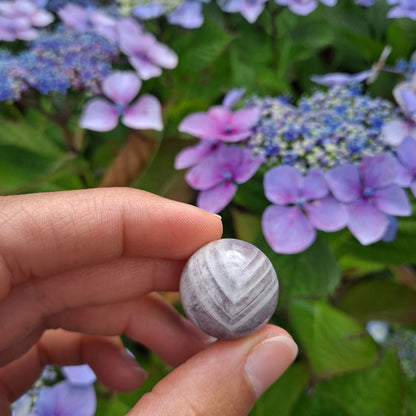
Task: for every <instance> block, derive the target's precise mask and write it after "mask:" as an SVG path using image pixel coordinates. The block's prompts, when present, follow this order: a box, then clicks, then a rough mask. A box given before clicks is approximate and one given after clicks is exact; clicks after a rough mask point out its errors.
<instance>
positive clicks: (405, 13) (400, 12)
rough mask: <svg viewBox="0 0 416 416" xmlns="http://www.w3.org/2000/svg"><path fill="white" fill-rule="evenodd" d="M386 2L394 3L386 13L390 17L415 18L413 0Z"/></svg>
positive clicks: (415, 10)
mask: <svg viewBox="0 0 416 416" xmlns="http://www.w3.org/2000/svg"><path fill="white" fill-rule="evenodd" d="M387 3H388V4H391V5H394V6H395V7H393V8H392V9H390V10H389V12H388V13H387V17H389V18H390V19H400V18H402V17H407V18H408V19H412V20H416V3H415V1H414V0H387Z"/></svg>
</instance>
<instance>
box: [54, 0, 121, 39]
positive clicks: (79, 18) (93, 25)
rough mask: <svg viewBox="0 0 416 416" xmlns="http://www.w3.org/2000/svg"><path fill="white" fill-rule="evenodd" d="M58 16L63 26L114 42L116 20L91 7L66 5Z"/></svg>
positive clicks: (116, 36)
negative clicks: (92, 33)
mask: <svg viewBox="0 0 416 416" xmlns="http://www.w3.org/2000/svg"><path fill="white" fill-rule="evenodd" d="M58 16H59V17H60V18H61V20H62V21H63V22H64V24H65V25H66V26H68V27H70V28H72V29H76V30H78V31H81V32H89V31H91V32H94V33H96V34H97V35H100V36H102V37H104V38H106V39H107V40H109V41H110V42H116V41H117V39H118V34H117V20H116V19H114V18H113V17H111V16H108V15H107V14H105V13H103V12H102V11H100V10H98V9H96V8H94V7H93V6H89V7H82V6H79V5H77V4H73V3H68V4H66V5H65V7H63V8H62V9H60V10H59V11H58Z"/></svg>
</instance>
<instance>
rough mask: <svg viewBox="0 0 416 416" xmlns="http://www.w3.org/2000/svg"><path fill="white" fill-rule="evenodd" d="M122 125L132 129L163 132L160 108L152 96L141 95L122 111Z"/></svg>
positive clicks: (157, 101)
mask: <svg viewBox="0 0 416 416" xmlns="http://www.w3.org/2000/svg"><path fill="white" fill-rule="evenodd" d="M121 121H122V122H123V124H125V125H126V126H127V127H131V128H133V129H152V130H159V131H161V130H163V121H162V107H161V105H160V102H159V100H158V99H157V98H156V97H154V96H153V95H148V94H146V95H142V96H141V97H140V98H139V99H138V100H137V101H135V102H134V103H133V104H132V105H131V106H130V107H129V108H127V109H126V110H125V111H124V115H123V116H122V118H121Z"/></svg>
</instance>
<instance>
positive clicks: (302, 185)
mask: <svg viewBox="0 0 416 416" xmlns="http://www.w3.org/2000/svg"><path fill="white" fill-rule="evenodd" d="M264 192H265V194H266V197H267V199H268V200H269V201H271V202H273V204H274V205H270V206H269V207H268V208H266V210H265V211H264V213H263V217H262V228H263V234H264V236H265V238H266V240H267V242H268V243H269V244H270V246H271V247H272V248H273V250H275V251H276V252H278V253H285V254H292V253H298V252H300V251H303V250H305V249H306V248H307V247H309V246H310V245H311V244H312V243H313V242H314V240H315V238H316V229H318V230H323V231H337V230H340V229H342V228H344V227H345V226H346V224H347V220H348V212H347V209H346V207H345V206H344V205H343V204H341V203H340V202H338V201H337V200H335V199H334V198H333V197H332V196H331V195H330V192H329V188H328V185H327V183H326V181H325V177H324V174H323V172H322V171H320V170H318V169H311V170H309V172H308V173H307V174H306V175H305V176H302V173H301V172H300V171H299V170H298V169H296V168H294V167H292V166H276V167H274V168H272V169H270V170H269V171H267V172H266V174H265V175H264Z"/></svg>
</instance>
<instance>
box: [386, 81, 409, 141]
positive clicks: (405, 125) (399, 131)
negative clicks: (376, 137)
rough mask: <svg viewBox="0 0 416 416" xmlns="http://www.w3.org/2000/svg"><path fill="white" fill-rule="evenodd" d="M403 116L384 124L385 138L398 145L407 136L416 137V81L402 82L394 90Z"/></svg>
mask: <svg viewBox="0 0 416 416" xmlns="http://www.w3.org/2000/svg"><path fill="white" fill-rule="evenodd" d="M393 95H394V98H395V99H396V101H397V103H398V104H399V106H400V109H401V111H402V113H403V114H404V116H405V119H403V118H396V119H394V120H391V121H390V122H388V123H386V124H385V126H383V130H382V137H383V140H384V141H385V142H386V143H388V144H390V145H394V146H397V145H398V144H400V143H401V142H402V140H403V139H404V138H405V137H407V136H412V137H414V138H416V82H414V81H412V82H401V83H400V84H398V85H397V86H396V87H395V88H394V90H393Z"/></svg>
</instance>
